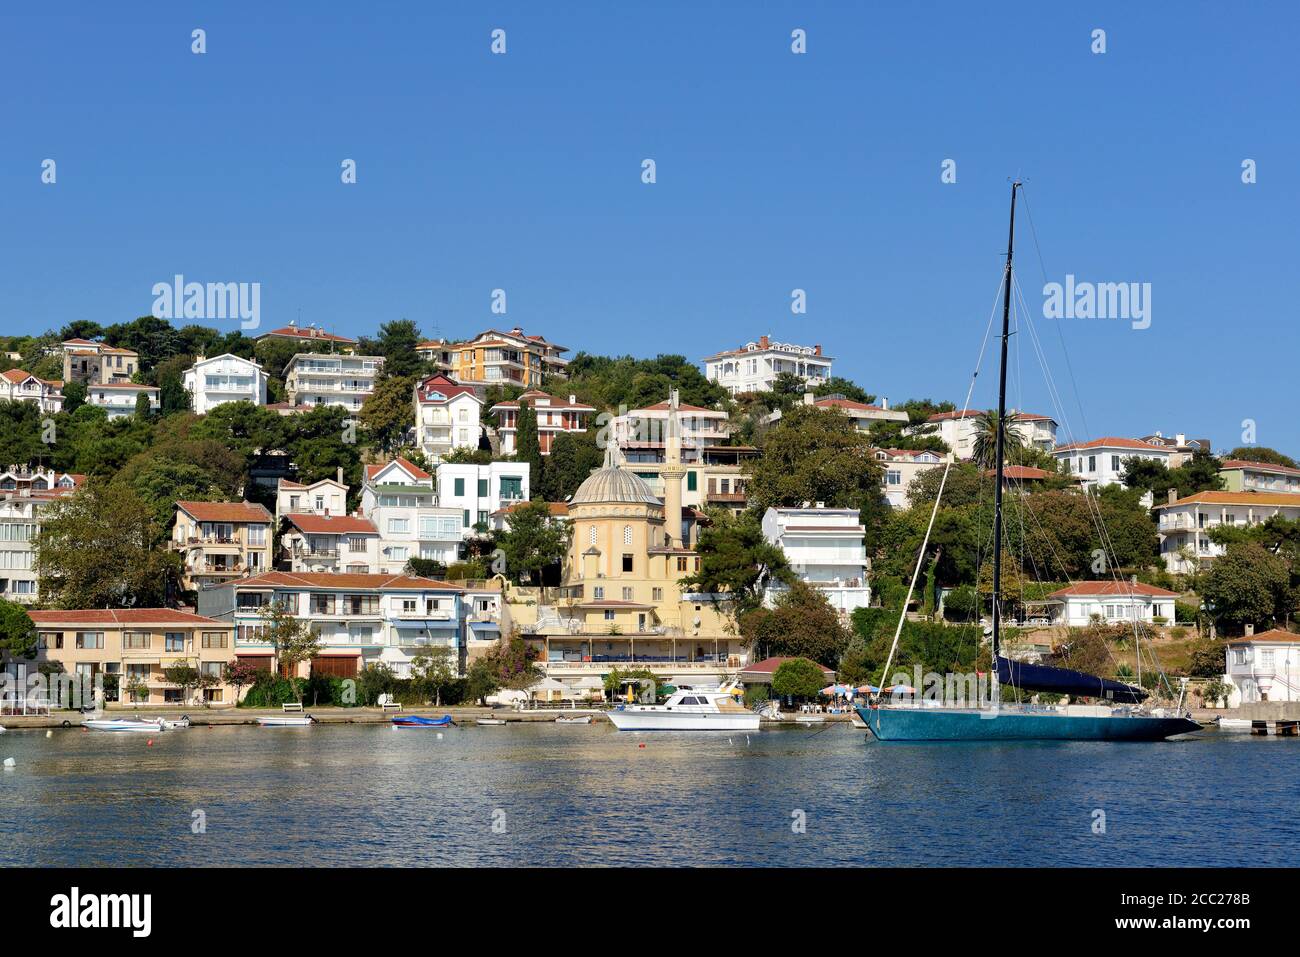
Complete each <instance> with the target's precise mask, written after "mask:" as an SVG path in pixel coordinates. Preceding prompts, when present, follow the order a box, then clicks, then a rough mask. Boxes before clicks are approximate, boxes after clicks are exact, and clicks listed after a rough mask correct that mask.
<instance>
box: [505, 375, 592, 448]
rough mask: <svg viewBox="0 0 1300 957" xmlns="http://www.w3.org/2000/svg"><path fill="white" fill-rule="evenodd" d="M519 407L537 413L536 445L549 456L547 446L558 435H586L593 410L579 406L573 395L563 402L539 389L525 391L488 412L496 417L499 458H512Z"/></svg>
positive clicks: (585, 405)
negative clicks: (526, 407)
mask: <svg viewBox="0 0 1300 957" xmlns="http://www.w3.org/2000/svg"><path fill="white" fill-rule="evenodd" d="M520 403H525V404H527V405H530V406H532V407H533V409H534V411H536V413H537V444H538V445H539V446H540V447H541V450H542V454H543V455H550V454H551V444H552V443H553V442H554V441H555V437H556V436H557V435H559V434H560V433H561V432H586V431H587V422H588V420H589V419H590V417H591V416H592V415H593V414H594V413H595V411H596V408H595V406H590V405H587V404H585V403H583V402H579V401H578V397H577V396H576V395H570V396H569V398H568V399H567V400H565V399H561V398H559V397H557V396H553V395H548V394H546V393H545V392H543V391H542V390H540V389H529V390H528V391H527V392H525V393H523V394H522V395H520V396H519V398H518V399H515V400H513V401H511V402H498V403H497V404H496V405H494V406H492V408H491V409H489V410H488V411H489V412H490V413H491V414H492V415H494V416H496V417H497V429H496V431H497V435H499V436H500V437H501V454H502V455H514V454H515V432H516V430H517V429H518V425H519V408H520Z"/></svg>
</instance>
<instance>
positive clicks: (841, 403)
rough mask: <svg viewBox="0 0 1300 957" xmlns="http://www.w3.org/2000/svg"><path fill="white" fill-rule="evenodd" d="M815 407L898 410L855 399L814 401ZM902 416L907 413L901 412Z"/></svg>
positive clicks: (879, 410)
mask: <svg viewBox="0 0 1300 957" xmlns="http://www.w3.org/2000/svg"><path fill="white" fill-rule="evenodd" d="M813 405H815V406H817V408H819V409H831V408H834V409H852V410H853V411H855V412H897V411H898V410H897V409H886V408H884V407H883V406H879V405H867V403H865V402H855V401H854V400H853V399H831V398H823V399H814V400H813ZM899 414H900V415H904V416H905V415H907V413H906V412H900V413H899Z"/></svg>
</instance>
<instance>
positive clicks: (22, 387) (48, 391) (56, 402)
mask: <svg viewBox="0 0 1300 957" xmlns="http://www.w3.org/2000/svg"><path fill="white" fill-rule="evenodd" d="M4 401H9V402H30V403H32V404H33V405H35V406H36V408H38V409H39V410H40V411H42V412H60V411H62V410H63V383H62V382H61V381H59V380H58V379H41V378H39V377H37V376H34V375H32V374H31V373H30V372H24V371H23V370H22V369H10V370H9V371H8V372H0V402H4Z"/></svg>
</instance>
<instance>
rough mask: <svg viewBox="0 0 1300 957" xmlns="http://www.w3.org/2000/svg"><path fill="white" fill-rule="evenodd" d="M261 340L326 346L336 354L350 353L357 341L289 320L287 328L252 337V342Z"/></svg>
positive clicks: (312, 325) (311, 325)
mask: <svg viewBox="0 0 1300 957" xmlns="http://www.w3.org/2000/svg"><path fill="white" fill-rule="evenodd" d="M263 339H290V340H292V341H294V342H301V343H304V344H306V343H312V344H326V345H329V346H330V347H331V348H332V349H333V350H334V351H337V352H351V351H352V350H353V349H355V348H356V345H357V340H355V339H349V338H348V337H347V336H339V335H335V334H334V333H332V332H326V331H325V330H324V329H322V328H321V327H320V326H317V325H315V324H313V323H308V324H307V325H305V326H299V325H298V324H297V322H295V321H293V320H290V321H289V324H288V325H287V326H281V327H280V328H279V329H272V330H271V331H270V332H263V333H260V334H259V335H256V336H253V341H254V342H261V341H262V340H263Z"/></svg>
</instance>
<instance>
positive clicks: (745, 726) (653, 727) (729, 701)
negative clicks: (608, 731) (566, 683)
mask: <svg viewBox="0 0 1300 957" xmlns="http://www.w3.org/2000/svg"><path fill="white" fill-rule="evenodd" d="M735 690H736V688H735V686H734V685H720V686H719V687H718V688H716V689H714V690H712V691H702V690H700V689H699V688H691V689H685V688H684V689H682V690H680V691H676V692H674V693H673V695H672V696H671V697H670V698H669V699H668V700H667V702H665V703H664V704H640V705H638V704H627V705H622V706H620V707H618V708H617V709H615V710H613V711H611V712H609V715H608V717H609V720H610V721H612V722H613V723H614V727H616V728H618V730H620V731H757V730H758V725H759V717H758V714H757V713H755V712H753V711H750V710H749V709H748V708H746V707H745V706H744V705H742V704H741V703H740V702H738V701H737V700H736V699H735V698H734V697H733V693H734V692H735Z"/></svg>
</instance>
